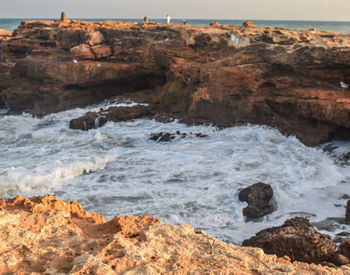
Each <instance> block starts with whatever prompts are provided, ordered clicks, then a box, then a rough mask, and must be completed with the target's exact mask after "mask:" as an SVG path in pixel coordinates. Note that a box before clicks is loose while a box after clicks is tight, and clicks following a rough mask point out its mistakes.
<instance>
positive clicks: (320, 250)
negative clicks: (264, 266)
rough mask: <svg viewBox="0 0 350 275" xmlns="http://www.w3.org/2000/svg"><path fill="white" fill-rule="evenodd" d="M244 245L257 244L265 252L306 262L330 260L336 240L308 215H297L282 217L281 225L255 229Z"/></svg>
mask: <svg viewBox="0 0 350 275" xmlns="http://www.w3.org/2000/svg"><path fill="white" fill-rule="evenodd" d="M243 245H245V246H254V247H260V248H262V249H263V250H264V252H265V253H268V254H276V255H277V256H279V257H283V256H288V257H290V259H291V260H292V261H303V262H308V263H322V262H324V261H329V262H332V261H333V258H334V256H335V249H336V244H335V242H334V241H332V240H331V238H330V237H329V236H328V235H325V234H321V233H318V232H317V231H316V230H315V229H314V227H313V226H312V225H311V224H310V222H309V221H308V220H307V219H304V218H298V217H297V218H293V219H289V220H287V221H285V223H284V224H283V225H282V226H279V227H272V228H269V229H265V230H262V231H260V232H258V233H257V234H256V235H255V236H254V237H252V238H250V239H247V240H245V241H244V242H243Z"/></svg>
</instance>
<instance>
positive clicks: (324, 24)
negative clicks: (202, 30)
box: [0, 18, 350, 33]
mask: <svg viewBox="0 0 350 275" xmlns="http://www.w3.org/2000/svg"><path fill="white" fill-rule="evenodd" d="M56 19H58V18H56ZM25 20H52V19H33V18H31V19H28V18H27V19H25V18H15V19H0V29H5V30H10V31H12V30H14V29H15V28H17V26H19V24H20V23H21V22H22V21H25ZM80 20H85V21H103V20H118V21H124V22H141V21H143V19H142V18H130V19H118V18H99V19H91V18H80ZM149 20H150V21H152V22H157V23H165V18H163V19H159V18H158V19H154V18H149ZM182 20H186V22H187V24H189V25H194V26H208V25H209V23H210V22H212V21H217V22H218V23H220V24H222V25H242V23H243V22H244V21H246V20H224V19H188V18H183V19H172V20H171V22H172V23H177V24H182ZM251 21H253V22H254V24H255V25H256V26H257V27H262V28H265V27H278V28H287V29H296V30H308V29H311V28H316V29H317V30H319V31H326V30H328V31H334V32H341V33H349V32H350V22H341V21H338V22H332V21H277V20H251Z"/></svg>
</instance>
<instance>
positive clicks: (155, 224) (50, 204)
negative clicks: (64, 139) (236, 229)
mask: <svg viewBox="0 0 350 275" xmlns="http://www.w3.org/2000/svg"><path fill="white" fill-rule="evenodd" d="M0 208H1V211H0V244H1V255H0V272H1V274H29V273H30V274H101V275H105V274H348V273H349V272H350V268H349V267H348V266H346V265H343V266H342V267H339V268H332V267H327V266H322V265H316V264H307V263H303V262H297V261H295V262H293V263H292V262H291V260H290V259H289V258H288V257H282V258H278V257H277V256H275V255H267V254H265V253H264V252H263V250H262V249H260V248H253V247H239V246H235V245H232V244H227V243H225V242H222V241H220V240H218V239H215V238H213V237H211V236H210V235H207V234H206V233H205V232H203V231H200V230H195V229H193V228H192V227H191V226H190V225H181V226H175V225H166V224H162V225H159V223H160V219H158V218H155V217H152V216H143V217H132V216H125V217H115V218H114V219H112V220H110V221H106V220H105V219H104V218H103V217H102V216H101V215H99V214H97V213H94V212H87V211H85V210H84V209H83V208H82V207H81V205H79V204H78V203H77V202H76V201H73V202H68V201H61V200H58V199H57V197H56V196H53V195H46V196H44V197H32V198H22V197H20V196H17V197H16V198H13V199H8V200H7V201H6V200H4V199H2V200H1V202H0Z"/></svg>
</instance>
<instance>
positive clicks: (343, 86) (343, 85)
mask: <svg viewBox="0 0 350 275" xmlns="http://www.w3.org/2000/svg"><path fill="white" fill-rule="evenodd" d="M340 87H341V88H342V89H347V88H349V84H346V83H345V82H343V81H340Z"/></svg>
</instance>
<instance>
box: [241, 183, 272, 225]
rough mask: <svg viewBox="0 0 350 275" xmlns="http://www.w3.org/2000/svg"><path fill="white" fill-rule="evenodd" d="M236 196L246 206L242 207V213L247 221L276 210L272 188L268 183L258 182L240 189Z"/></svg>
mask: <svg viewBox="0 0 350 275" xmlns="http://www.w3.org/2000/svg"><path fill="white" fill-rule="evenodd" d="M238 198H239V200H240V201H245V202H247V203H248V206H247V207H246V208H244V209H243V215H244V216H245V217H246V219H247V221H251V220H256V219H259V218H261V217H263V216H265V215H267V214H270V213H272V212H273V211H275V210H276V205H275V202H274V200H273V199H272V198H273V190H272V188H271V186H270V185H269V184H266V183H263V182H258V183H256V184H253V185H252V186H249V187H247V188H244V189H242V190H241V191H240V192H239V194H238Z"/></svg>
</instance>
